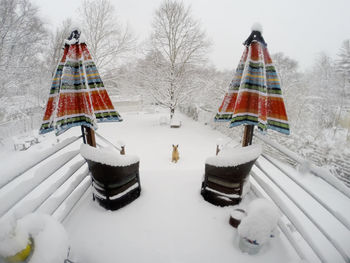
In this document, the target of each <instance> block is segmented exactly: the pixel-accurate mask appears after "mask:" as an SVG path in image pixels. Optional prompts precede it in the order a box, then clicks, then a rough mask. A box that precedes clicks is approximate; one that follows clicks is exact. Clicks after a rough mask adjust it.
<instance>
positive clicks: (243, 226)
mask: <svg viewBox="0 0 350 263" xmlns="http://www.w3.org/2000/svg"><path fill="white" fill-rule="evenodd" d="M279 217H280V213H279V211H278V209H277V207H276V206H275V205H273V204H272V203H271V202H270V201H268V200H266V199H263V198H258V199H255V200H254V201H252V202H251V203H250V204H249V206H248V207H247V216H246V217H244V218H243V219H242V221H241V223H240V225H239V226H238V233H239V235H240V236H241V237H243V238H246V239H248V240H251V241H254V242H256V243H257V244H259V245H262V244H264V243H266V241H267V240H268V239H269V237H270V236H271V233H272V232H273V231H274V229H275V228H276V227H277V222H278V219H279Z"/></svg>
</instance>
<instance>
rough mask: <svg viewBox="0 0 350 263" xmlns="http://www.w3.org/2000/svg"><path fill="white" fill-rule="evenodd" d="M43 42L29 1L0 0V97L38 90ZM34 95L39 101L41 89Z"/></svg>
mask: <svg viewBox="0 0 350 263" xmlns="http://www.w3.org/2000/svg"><path fill="white" fill-rule="evenodd" d="M46 41H47V32H46V31H45V29H44V26H43V22H42V21H41V20H40V18H39V16H38V9H37V8H36V7H34V6H33V5H32V4H31V3H30V1H29V0H1V1H0V97H2V96H7V97H9V96H23V95H33V94H34V93H35V92H34V91H39V90H41V87H38V85H39V84H40V82H41V79H42V77H44V76H43V75H42V71H41V70H42V64H44V63H43V51H44V45H45V42H46ZM41 91H42V90H41ZM36 96H38V100H40V99H39V97H40V96H41V92H37V93H36ZM21 106H22V105H18V107H19V108H20V107H21Z"/></svg>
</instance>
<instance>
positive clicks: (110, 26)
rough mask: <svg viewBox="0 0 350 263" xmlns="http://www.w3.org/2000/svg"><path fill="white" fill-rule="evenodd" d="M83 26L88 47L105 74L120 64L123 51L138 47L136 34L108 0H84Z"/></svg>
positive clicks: (82, 9)
mask: <svg viewBox="0 0 350 263" xmlns="http://www.w3.org/2000/svg"><path fill="white" fill-rule="evenodd" d="M80 13H81V14H80V15H81V16H80V18H81V21H80V22H81V30H82V34H83V35H84V36H85V38H86V41H87V44H88V46H89V51H90V53H91V54H92V56H93V58H94V60H95V63H96V65H97V67H98V69H99V70H100V72H101V74H102V75H105V74H106V73H108V71H110V70H113V69H115V68H116V67H117V62H118V59H119V58H120V57H121V55H123V54H125V53H127V52H129V51H131V50H133V49H134V47H135V38H134V37H133V36H132V34H131V32H130V31H129V29H128V27H127V26H126V27H123V26H122V25H121V23H120V22H118V18H117V17H116V15H115V10H114V6H113V5H112V4H111V2H110V1H108V0H84V1H83V4H82V7H81V10H80Z"/></svg>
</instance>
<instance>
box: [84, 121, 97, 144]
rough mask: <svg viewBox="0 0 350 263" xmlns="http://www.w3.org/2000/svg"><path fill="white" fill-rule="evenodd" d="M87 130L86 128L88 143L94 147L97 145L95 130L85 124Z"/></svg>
mask: <svg viewBox="0 0 350 263" xmlns="http://www.w3.org/2000/svg"><path fill="white" fill-rule="evenodd" d="M85 130H86V141H87V144H89V145H90V146H92V147H96V138H95V131H94V130H93V129H91V128H90V127H86V126H85Z"/></svg>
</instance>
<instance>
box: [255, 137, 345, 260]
mask: <svg viewBox="0 0 350 263" xmlns="http://www.w3.org/2000/svg"><path fill="white" fill-rule="evenodd" d="M254 137H255V138H257V139H259V140H260V141H262V142H263V143H265V144H268V145H269V146H270V147H273V148H274V149H276V150H278V151H279V152H280V153H281V154H282V155H285V156H287V157H288V158H290V159H293V160H294V161H295V162H297V164H298V165H299V166H303V169H304V171H303V172H304V173H305V174H307V173H309V174H313V175H315V176H316V178H317V179H318V180H317V181H315V183H314V184H310V183H307V181H306V180H303V179H304V178H302V177H303V176H306V175H303V174H302V173H298V172H297V171H295V170H294V169H293V168H291V167H289V166H287V165H285V164H284V163H282V162H280V161H278V160H276V159H274V158H272V157H270V156H268V155H266V154H262V156H261V157H260V158H259V159H258V161H257V162H256V165H255V167H254V168H253V169H252V172H251V176H252V178H251V183H252V189H253V191H254V192H255V193H256V195H257V196H262V197H266V198H269V199H271V200H272V201H273V202H274V203H275V204H276V205H277V206H278V207H279V209H280V210H281V212H282V213H283V215H284V219H283V220H281V221H280V222H279V226H280V229H281V230H282V232H283V233H284V234H285V235H286V237H287V238H288V240H289V241H290V243H291V244H292V246H293V247H294V248H295V250H296V251H297V253H298V254H299V256H300V258H301V259H306V260H310V257H311V258H313V259H311V260H310V261H314V260H316V261H320V262H350V250H349V249H348V244H347V243H346V242H344V240H346V238H347V237H348V238H350V218H348V217H346V216H345V215H347V214H346V213H342V212H344V211H339V206H337V202H339V201H341V202H343V204H348V205H350V189H349V188H348V187H346V186H345V185H344V184H343V183H342V182H341V181H339V180H338V179H336V178H334V176H333V175H332V174H330V173H329V172H328V171H326V170H324V169H322V168H320V167H317V166H315V165H313V164H312V163H309V162H307V160H305V159H303V158H302V157H300V156H298V155H297V154H295V153H293V152H291V151H290V150H289V149H287V148H285V147H283V146H281V145H278V144H277V143H275V142H272V141H270V140H268V139H266V138H265V137H264V136H262V135H260V134H255V135H254ZM319 189H323V191H327V192H329V193H324V194H323V193H322V190H319ZM330 193H334V195H336V196H337V197H336V198H335V199H334V200H333V199H331V198H332V196H334V195H330ZM325 194H327V195H326V196H327V197H325ZM343 208H344V207H343ZM327 221H328V222H330V223H328V224H327V223H325V222H327ZM287 225H289V226H292V228H293V229H296V230H297V232H298V233H297V234H296V233H293V231H290V227H289V228H288V227H286V226H287ZM335 230H336V231H335ZM334 232H337V233H336V234H334ZM339 232H341V233H340V235H339ZM296 235H300V236H301V237H302V239H303V241H302V243H303V242H304V244H303V245H301V244H300V237H297V238H296V237H295V236H296ZM340 236H341V237H340ZM297 240H298V241H297ZM305 244H306V247H308V248H307V249H305ZM308 250H309V253H305V251H308ZM310 251H311V252H310Z"/></svg>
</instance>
